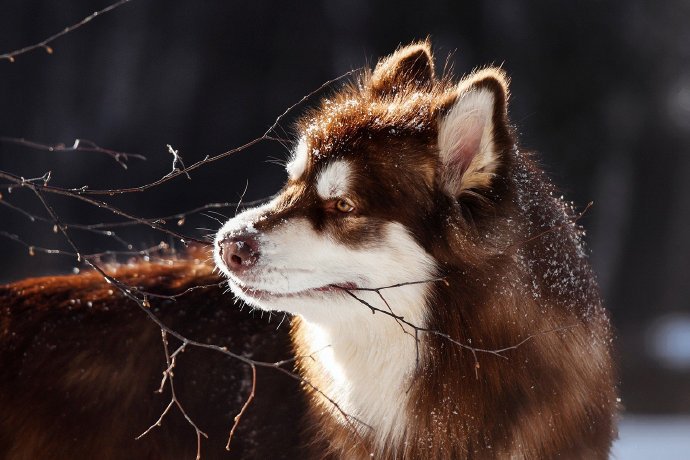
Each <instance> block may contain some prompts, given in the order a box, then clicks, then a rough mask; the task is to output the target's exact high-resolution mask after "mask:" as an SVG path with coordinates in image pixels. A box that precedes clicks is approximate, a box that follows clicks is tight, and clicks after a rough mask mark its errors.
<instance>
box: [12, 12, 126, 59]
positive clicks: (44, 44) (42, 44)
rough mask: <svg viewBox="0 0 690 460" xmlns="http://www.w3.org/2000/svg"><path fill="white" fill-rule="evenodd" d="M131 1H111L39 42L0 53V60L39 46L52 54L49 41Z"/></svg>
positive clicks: (27, 51)
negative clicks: (111, 2) (109, 3)
mask: <svg viewBox="0 0 690 460" xmlns="http://www.w3.org/2000/svg"><path fill="white" fill-rule="evenodd" d="M131 1H132V0H120V1H118V2H116V3H113V4H111V5H109V6H106V7H105V8H103V9H102V10H98V11H95V12H93V13H92V14H90V15H88V16H86V17H85V18H84V19H82V20H81V21H79V22H77V23H76V24H73V25H71V26H69V27H65V28H64V29H62V30H61V31H60V32H58V33H56V34H53V35H51V36H50V37H48V38H46V39H45V40H41V41H40V42H38V43H35V44H33V45H29V46H25V47H24V48H20V49H17V50H14V51H8V52H6V53H3V54H0V60H2V59H7V60H8V61H10V62H14V61H15V58H16V57H17V56H21V55H22V54H26V53H29V52H31V51H34V50H37V49H40V48H42V49H44V50H45V51H46V53H48V54H53V48H52V47H50V46H48V45H49V44H50V43H52V42H54V41H55V40H57V39H58V38H60V37H62V36H63V35H67V34H68V33H70V32H72V31H74V30H76V29H78V28H80V27H82V26H84V25H86V24H87V23H88V22H91V21H92V20H93V19H95V18H96V17H97V16H101V15H103V14H106V13H108V12H110V11H112V10H114V9H116V8H119V7H121V6H122V5H124V4H125V3H129V2H131Z"/></svg>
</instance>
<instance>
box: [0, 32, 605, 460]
mask: <svg viewBox="0 0 690 460" xmlns="http://www.w3.org/2000/svg"><path fill="white" fill-rule="evenodd" d="M478 90H486V91H489V92H490V93H491V94H492V96H493V101H494V105H493V112H492V117H491V120H492V123H493V130H492V131H491V135H492V141H493V144H494V146H495V152H496V158H495V159H494V160H492V162H491V164H490V167H487V165H486V164H481V163H474V164H473V163H467V164H464V165H463V168H464V169H463V171H462V181H463V182H462V186H460V187H459V188H457V193H456V194H455V195H450V194H449V193H448V187H447V179H446V172H447V171H445V170H444V168H445V167H446V166H447V165H444V164H442V162H441V161H440V160H439V145H438V144H439V143H438V135H439V125H440V123H441V122H442V120H443V119H444V117H445V116H447V114H448V113H449V111H450V110H451V109H452V107H453V105H454V104H455V103H456V102H457V101H458V100H459V99H460V98H462V97H463V95H464V94H466V93H468V92H470V91H478ZM507 100H508V82H507V79H506V77H505V75H504V73H503V72H502V71H501V70H500V69H484V70H480V71H478V72H475V73H474V74H472V75H470V76H468V77H466V78H465V79H463V80H462V81H461V82H460V83H457V84H456V83H454V82H453V81H452V80H451V78H450V77H448V76H442V77H437V76H436V75H435V71H434V65H433V61H432V54H431V49H430V45H429V43H428V42H421V43H417V44H414V45H412V46H410V47H405V48H402V49H400V50H398V51H397V52H396V53H395V54H393V55H392V56H390V57H388V58H386V59H384V60H382V61H381V62H380V63H379V65H378V66H376V68H375V69H374V71H373V72H366V73H365V74H364V75H363V77H362V78H361V79H360V80H359V81H357V82H355V83H354V84H352V85H349V86H347V87H345V88H344V89H342V90H341V91H340V92H338V93H337V94H335V95H333V96H331V97H329V98H328V99H327V100H325V101H324V102H323V103H322V104H321V105H320V106H319V107H318V108H316V109H315V110H313V111H312V112H310V113H308V114H307V115H306V116H305V117H304V119H303V120H302V121H301V122H300V124H299V126H298V129H299V132H300V135H301V136H302V137H303V138H304V139H305V142H306V143H307V145H308V147H309V152H310V153H309V155H310V156H309V161H308V163H307V167H306V170H305V171H304V172H303V174H301V175H300V176H299V177H291V178H290V180H289V181H288V183H287V185H286V187H285V189H284V190H283V191H282V193H281V194H280V195H279V197H278V199H277V200H276V203H277V205H276V206H277V207H276V210H275V212H274V213H273V214H271V215H270V216H269V217H268V218H266V219H265V220H263V221H261V222H259V223H258V224H257V226H256V230H257V231H259V232H261V231H268V230H270V228H271V226H272V225H275V224H276V223H277V222H280V221H281V220H289V219H290V218H292V217H295V216H299V217H306V218H308V219H309V220H310V221H311V222H312V224H313V225H314V227H315V228H316V229H324V228H327V229H328V231H329V233H330V235H333V236H334V239H335V240H337V241H338V242H340V243H342V244H347V245H350V246H353V247H356V246H362V245H364V244H366V243H367V242H370V241H372V240H375V239H376V238H378V237H380V229H381V228H383V226H384V225H385V223H387V222H391V221H394V222H397V223H400V224H402V225H403V226H404V227H405V228H406V229H407V230H408V231H409V233H410V234H411V235H412V236H413V237H414V239H415V241H416V242H417V243H418V245H419V246H421V247H422V248H423V249H424V250H425V251H426V252H427V253H428V254H430V255H431V256H432V257H433V258H434V259H435V261H436V263H437V265H438V269H439V275H440V276H442V277H444V278H445V280H446V281H447V284H446V283H433V284H429V299H430V300H429V301H428V304H427V305H426V307H427V310H428V314H427V315H426V324H420V325H419V326H422V327H426V328H429V329H432V330H435V331H438V332H440V333H443V334H447V335H448V336H450V337H452V338H453V339H454V340H457V341H459V342H461V343H465V344H468V345H471V346H474V347H478V348H483V349H503V348H505V347H510V346H513V345H518V344H520V345H519V346H518V347H516V348H514V349H509V350H506V351H504V352H503V353H502V354H503V355H504V358H501V357H498V356H495V355H491V354H487V353H481V352H478V353H477V354H476V356H475V355H474V354H473V353H472V352H471V351H469V350H467V349H464V348H461V347H458V346H457V345H455V344H453V343H452V342H450V341H448V340H447V339H445V338H443V337H440V336H437V335H433V334H428V333H422V334H421V335H420V336H419V337H420V340H421V343H420V345H421V346H420V352H421V355H420V361H419V364H418V366H417V367H416V368H415V371H414V373H413V375H412V376H411V377H410V382H409V389H408V390H407V392H406V393H405V395H406V399H405V400H407V401H408V406H407V407H406V409H407V413H408V415H409V416H408V417H407V424H406V426H405V427H404V437H403V440H402V442H399V443H394V442H388V443H384V444H383V445H380V444H377V443H375V441H374V439H375V437H374V436H373V434H372V433H371V432H370V431H369V430H367V429H366V428H363V427H362V426H360V427H359V429H358V430H355V429H353V425H350V424H346V423H343V418H342V416H341V415H342V414H339V413H338V411H337V410H336V409H335V408H334V407H333V405H332V404H331V403H330V402H329V401H327V400H325V399H324V398H323V396H322V395H321V394H319V393H318V392H316V391H314V389H313V388H312V387H310V386H305V387H304V388H303V390H304V391H303V392H302V393H300V392H299V391H298V388H296V385H295V384H294V381H291V380H288V379H287V378H285V379H284V378H282V377H281V376H280V374H278V373H276V372H271V371H270V370H269V371H266V372H263V373H262V374H260V376H259V385H260V387H259V389H257V398H256V400H255V402H254V403H253V405H252V406H251V408H250V410H249V412H247V415H246V416H245V418H244V419H243V420H242V424H241V425H240V429H239V431H238V433H237V434H236V440H235V450H234V451H233V452H232V453H231V454H234V455H236V456H237V457H242V458H276V457H277V456H280V455H281V454H282V455H283V456H284V457H285V458H304V457H305V456H307V454H309V455H310V456H311V457H312V458H347V459H351V458H371V456H372V455H373V457H374V458H382V459H393V458H406V459H440V458H452V459H493V458H498V459H542V458H544V459H546V458H549V459H550V458H563V459H604V458H607V457H608V452H609V449H610V446H611V442H612V440H613V439H614V438H615V433H616V428H615V417H616V410H617V403H616V389H615V375H614V372H613V366H612V362H611V357H610V342H611V337H612V335H611V331H610V328H609V322H608V318H607V315H606V312H605V311H604V309H603V307H602V304H601V300H600V297H599V293H598V289H597V286H596V282H595V280H594V276H593V274H592V272H591V269H590V267H589V265H588V262H587V257H586V254H585V250H584V249H583V245H582V242H581V233H582V232H581V229H580V228H579V227H578V226H577V225H576V224H575V223H574V221H575V220H576V215H575V211H574V210H573V209H572V207H571V206H569V205H568V204H566V203H565V202H563V201H562V199H560V198H558V197H557V196H558V195H557V194H556V191H555V189H554V187H553V185H552V184H551V182H550V181H549V179H548V178H547V177H546V176H545V175H544V173H543V172H542V171H541V169H540V168H539V167H538V166H537V164H536V162H535V160H534V159H533V157H532V155H531V154H528V153H525V152H523V151H521V150H519V149H518V147H517V141H516V138H515V135H514V129H513V128H512V127H511V125H510V123H509V119H508V105H507ZM340 158H343V159H347V160H348V161H349V162H350V163H351V164H352V169H353V175H354V177H355V181H354V182H355V187H354V190H353V191H352V198H353V200H354V201H355V202H356V203H357V204H358V210H357V211H354V212H353V216H351V217H353V218H348V219H339V220H334V219H333V218H332V216H330V217H329V215H328V213H327V212H326V211H324V208H323V203H322V202H321V201H322V200H320V198H319V197H318V196H316V194H315V192H313V190H311V189H309V188H308V186H307V185H308V184H309V183H313V182H314V181H315V178H316V176H317V174H318V172H319V171H320V170H321V169H322V168H323V166H324V165H326V164H328V163H329V162H330V161H332V160H333V159H340ZM360 210H363V211H361V215H358V214H357V213H359V212H360ZM114 275H116V276H117V277H118V278H119V279H121V280H122V281H124V282H127V283H132V284H135V285H140V286H142V287H144V288H146V289H148V290H156V291H157V292H161V293H175V292H180V291H183V290H185V289H186V288H187V287H190V286H193V285H197V284H209V283H215V282H218V279H217V278H216V277H215V276H213V275H212V274H211V273H210V268H209V267H208V266H206V265H204V264H202V263H199V262H198V261H194V260H181V261H179V262H177V263H175V264H174V265H172V266H167V265H159V264H144V263H138V264H135V265H133V266H128V267H120V268H119V269H118V271H117V273H114ZM113 290H114V289H113V287H112V286H109V285H107V284H105V283H104V282H103V280H102V279H101V278H100V277H99V276H98V275H97V274H95V273H87V274H82V275H78V276H67V277H52V278H42V279H34V280H27V281H24V282H20V283H15V284H13V285H9V286H5V287H2V288H0V302H1V303H0V308H2V310H1V311H0V327H1V328H0V334H1V335H0V360H1V361H0V362H2V365H3V371H2V375H1V377H0V456H2V457H3V458H11V459H29V458H75V457H80V456H81V457H88V458H114V459H120V458H122V459H125V458H165V459H167V458H173V459H177V458H193V455H194V452H195V450H196V443H195V437H194V432H193V430H192V428H191V427H189V425H187V424H186V422H184V420H182V419H181V418H180V417H179V414H177V415H174V416H170V417H169V418H167V419H166V420H165V421H164V423H163V426H162V427H160V428H157V429H156V430H154V432H153V433H151V434H150V435H149V436H148V437H146V438H144V439H143V440H141V441H136V442H134V441H133V438H134V436H136V435H137V434H139V433H140V432H141V431H143V430H144V429H145V428H146V427H147V426H148V425H149V424H150V423H151V422H153V421H155V419H156V418H157V416H158V414H159V413H160V411H161V410H162V408H163V407H164V406H165V404H166V403H167V401H168V399H167V397H166V396H162V395H154V394H153V390H155V389H156V388H157V386H158V384H159V382H160V377H161V371H162V369H163V365H164V364H163V363H164V357H163V353H162V348H161V344H160V332H159V330H158V329H157V327H156V326H155V325H152V324H151V322H150V321H149V320H148V319H147V318H146V317H145V315H144V314H143V313H142V312H141V311H138V309H137V308H138V307H137V306H136V305H134V304H133V303H131V302H128V301H127V300H126V299H124V298H123V297H122V296H120V295H119V294H118V293H117V292H112V291H113ZM152 303H153V308H154V310H155V311H156V312H157V314H159V316H160V317H161V318H163V320H164V321H166V323H167V324H169V325H170V326H171V327H172V328H174V329H177V330H180V331H181V332H183V333H185V334H188V335H190V336H191V337H194V338H198V339H200V340H205V341H208V342H213V343H218V344H227V346H228V348H229V349H231V350H235V351H237V350H240V351H246V352H251V353H252V357H254V358H257V359H264V360H277V359H284V358H287V357H288V356H286V354H287V353H286V351H287V350H288V348H289V344H288V338H287V337H286V336H285V334H283V333H281V332H280V330H279V331H278V332H277V334H278V335H277V336H276V332H275V331H274V329H275V327H274V325H267V324H266V322H265V321H262V320H261V319H260V318H256V317H250V316H249V315H247V314H245V313H241V312H239V311H237V308H236V307H234V306H233V305H232V299H231V297H230V296H229V295H225V296H224V295H222V293H221V290H220V289H213V288H211V289H200V290H196V291H192V292H190V293H189V294H187V295H185V296H182V297H180V298H179V299H178V300H177V301H174V302H173V301H158V302H152ZM379 316H381V315H377V318H379V320H381V321H385V320H390V318H385V317H379ZM401 333H402V332H401ZM291 335H292V341H293V345H294V347H295V349H296V351H295V353H296V354H298V355H307V354H310V353H312V352H313V351H314V350H313V349H311V347H310V345H309V343H308V342H306V341H305V337H304V336H303V324H302V323H301V321H300V320H299V318H295V319H294V320H293V325H292V332H291ZM475 359H476V360H477V361H475ZM298 364H299V366H298V367H299V369H298V370H299V371H300V372H301V373H302V374H303V375H304V376H305V377H306V378H307V379H308V380H309V381H310V382H311V383H312V384H314V385H316V386H317V387H318V386H319V382H320V379H321V378H322V377H323V376H322V375H321V374H320V371H319V367H318V366H317V365H316V364H315V361H312V360H300V361H299V362H298ZM178 366H179V369H177V370H176V373H175V376H176V384H177V385H179V387H180V389H179V391H180V394H181V399H182V401H183V402H184V403H185V404H186V405H187V408H188V410H189V412H190V415H192V417H193V418H194V419H195V420H196V421H197V422H198V423H199V425H200V427H201V428H202V429H205V430H207V431H209V433H210V435H211V440H209V441H204V450H203V454H204V458H221V457H223V455H224V452H223V451H222V447H223V445H224V437H225V436H226V434H227V429H228V428H229V426H230V424H231V421H232V417H234V415H235V414H236V413H237V411H238V410H239V407H240V405H241V404H242V402H243V398H244V397H245V395H246V393H247V391H248V388H247V386H246V383H247V376H248V374H247V373H248V369H247V368H246V367H244V366H242V365H241V364H239V363H237V362H232V361H229V360H228V358H224V357H221V356H218V355H214V354H212V353H210V352H203V351H198V350H189V351H187V352H185V353H184V354H183V355H182V356H181V358H180V360H179V362H178ZM226 369H227V370H226ZM226 372H227V374H226ZM225 378H227V380H225ZM177 382H179V383H177ZM302 395H306V397H307V398H308V400H307V401H302V400H301V399H300V397H301V396H302ZM304 406H308V407H307V408H305V407H304ZM298 422H299V423H298ZM401 423H402V422H401ZM298 425H304V428H305V431H304V433H303V435H302V437H300V438H298V436H297V435H296V433H295V430H296V429H297V426H298ZM355 425H356V424H355ZM305 445H308V446H309V447H307V448H304V446H305Z"/></svg>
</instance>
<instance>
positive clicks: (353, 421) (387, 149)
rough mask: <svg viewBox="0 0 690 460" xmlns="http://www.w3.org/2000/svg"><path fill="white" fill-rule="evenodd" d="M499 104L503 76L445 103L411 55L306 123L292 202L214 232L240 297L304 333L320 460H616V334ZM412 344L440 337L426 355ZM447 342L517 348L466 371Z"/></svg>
mask: <svg viewBox="0 0 690 460" xmlns="http://www.w3.org/2000/svg"><path fill="white" fill-rule="evenodd" d="M507 100H508V82H507V79H506V76H505V74H504V73H503V71H502V70H500V69H496V68H486V69H483V70H480V71H477V72H475V73H473V74H471V75H469V76H468V77H466V78H464V79H463V80H461V81H460V82H459V83H457V84H456V83H453V82H452V81H450V80H449V79H447V78H437V76H436V75H435V72H434V65H433V60H432V57H431V52H430V47H429V44H428V43H420V44H415V45H411V46H408V47H405V48H402V49H400V50H398V51H397V52H396V53H394V54H393V55H392V56H390V57H388V58H386V59H383V60H382V61H380V62H379V63H378V65H377V66H376V68H375V69H374V71H373V72H370V73H367V74H366V75H365V76H364V77H363V78H362V79H361V80H360V81H358V82H356V83H355V84H353V85H351V86H349V87H346V88H345V89H343V90H341V91H340V92H339V93H337V94H335V95H334V96H332V97H329V98H328V99H326V100H324V101H323V102H322V103H321V105H320V106H319V107H318V108H317V109H315V110H314V111H312V112H311V113H309V114H308V115H307V116H306V117H304V119H303V120H302V121H301V123H300V124H299V134H300V137H299V142H298V143H297V146H296V147H295V149H294V152H293V156H292V159H291V160H290V162H289V164H288V165H287V172H288V175H289V179H288V181H287V184H286V185H285V187H284V189H283V190H282V191H281V192H280V193H279V194H278V195H277V196H276V197H275V198H274V199H273V200H272V201H271V202H269V203H268V204H266V205H264V206H260V207H257V208H254V209H250V210H248V211H245V212H243V213H241V214H239V215H237V216H236V217H235V218H233V219H231V220H229V221H228V222H227V223H226V224H225V225H224V226H223V227H222V229H221V230H220V231H219V232H218V234H217V236H216V250H215V260H216V264H217V265H218V267H220V268H221V270H222V271H223V272H224V273H225V274H226V275H227V277H228V279H229V281H230V286H231V288H232V292H233V293H234V294H235V295H236V296H237V297H239V298H241V299H242V300H243V301H244V302H246V303H247V304H249V305H252V306H255V307H257V308H259V309H263V310H269V311H285V312H289V313H291V314H293V315H296V317H297V319H296V321H294V323H293V330H292V339H293V342H294V345H295V349H296V353H297V354H298V355H309V354H312V353H314V355H313V359H305V360H300V361H299V370H300V372H301V373H302V374H303V376H304V377H305V378H306V379H307V380H309V381H310V382H312V383H313V384H315V385H316V386H317V387H318V388H319V390H321V391H322V392H323V394H325V395H327V396H328V397H329V398H331V400H332V401H329V400H328V399H326V398H325V397H324V395H323V394H321V393H318V392H314V391H313V390H309V389H308V388H307V392H308V393H310V415H309V419H308V422H307V423H308V425H309V429H310V430H311V437H312V440H313V442H314V447H313V449H314V455H315V456H316V457H324V456H327V455H331V456H333V457H337V458H369V457H373V458H410V459H421V458H433V459H438V458H511V459H513V458H529V459H536V458H539V459H541V458H557V457H560V458H607V456H608V452H609V448H610V445H611V442H612V439H613V438H614V436H615V426H614V417H615V412H616V405H617V404H616V391H615V386H614V378H613V375H612V365H611V358H610V350H609V348H610V345H609V344H610V341H611V333H610V330H609V323H608V319H607V316H606V313H605V311H604V310H603V308H602V305H601V301H600V298H599V294H598V291H597V287H596V284H595V281H594V279H593V275H592V272H591V270H590V267H589V265H588V263H587V260H586V256H585V252H584V249H583V245H582V242H581V239H580V236H581V235H580V233H581V232H580V229H579V228H578V227H577V226H576V225H575V224H574V220H575V216H574V215H573V211H572V208H571V206H569V205H567V204H566V203H564V202H563V201H562V199H561V198H558V197H557V195H556V194H555V191H554V187H553V186H552V185H551V183H550V182H549V180H548V179H547V178H546V177H545V176H544V174H543V173H542V172H541V171H540V170H539V168H538V167H537V166H536V165H535V163H534V161H533V159H532V158H531V156H530V155H529V154H527V153H524V152H522V151H520V150H519V149H518V147H517V145H516V139H515V136H514V130H513V129H512V128H511V126H510V124H509V121H508V115H507ZM439 277H441V278H443V279H444V280H445V282H428V283H418V284H406V283H415V282H418V281H425V280H432V279H436V278H439ZM396 284H403V286H399V287H396V288H390V289H386V290H385V291H379V292H376V291H367V290H366V289H370V288H380V287H385V286H391V285H396ZM351 294H354V295H355V296H356V297H358V298H359V299H360V300H361V301H360V300H358V299H357V298H355V296H353V295H351ZM380 294H381V295H380ZM362 301H364V302H366V303H368V304H369V305H371V306H373V307H374V309H379V310H381V311H382V312H383V311H387V310H389V311H391V312H392V314H394V315H397V316H398V317H402V318H404V320H405V321H406V323H401V322H400V321H396V319H395V318H394V317H392V316H391V315H388V316H387V315H383V314H372V309H371V308H368V307H367V306H366V305H365V304H364V302H362ZM373 311H376V310H373ZM411 325H414V326H417V327H418V328H423V329H428V330H432V331H436V332H437V333H420V334H417V336H418V339H419V341H420V343H419V349H418V348H417V346H418V343H417V342H416V340H415V331H414V328H413V327H412V326H411ZM546 331H551V332H546ZM448 337H450V338H452V339H454V340H455V341H457V342H460V343H462V344H467V345H470V346H473V347H477V348H481V349H485V350H498V349H504V348H506V347H510V346H512V345H516V344H521V345H520V346H518V347H516V348H514V349H511V350H508V351H506V352H505V353H504V356H505V358H507V359H502V358H501V357H500V356H495V355H491V354H485V355H482V354H481V353H480V355H481V356H479V357H478V362H475V357H474V356H473V353H472V350H469V349H467V348H463V347H461V346H458V345H457V344H456V343H453V342H452V341H449V340H448ZM527 339H529V340H527ZM418 353H419V356H418ZM334 403H335V404H334ZM336 404H337V406H336ZM343 412H344V413H346V414H347V415H349V416H351V418H347V417H345V416H344V415H343Z"/></svg>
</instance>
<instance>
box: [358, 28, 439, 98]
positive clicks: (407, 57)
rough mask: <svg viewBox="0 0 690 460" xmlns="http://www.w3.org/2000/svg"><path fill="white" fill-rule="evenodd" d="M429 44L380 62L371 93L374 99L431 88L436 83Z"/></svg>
mask: <svg viewBox="0 0 690 460" xmlns="http://www.w3.org/2000/svg"><path fill="white" fill-rule="evenodd" d="M435 78H436V77H435V73H434V61H433V58H432V56H431V45H430V44H429V41H428V40H427V41H423V42H419V43H414V44H412V45H408V46H405V47H402V48H399V49H398V50H397V51H396V52H395V53H393V54H391V55H390V56H388V57H386V58H385V59H382V60H381V61H379V63H378V64H377V65H376V68H375V69H374V73H373V74H372V75H371V80H370V86H369V90H370V91H371V92H372V94H373V95H374V96H378V97H385V96H390V95H395V94H396V93H397V92H399V91H400V90H401V89H403V88H409V87H411V86H412V87H415V89H419V90H425V89H429V88H431V86H432V85H433V83H434V79H435Z"/></svg>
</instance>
